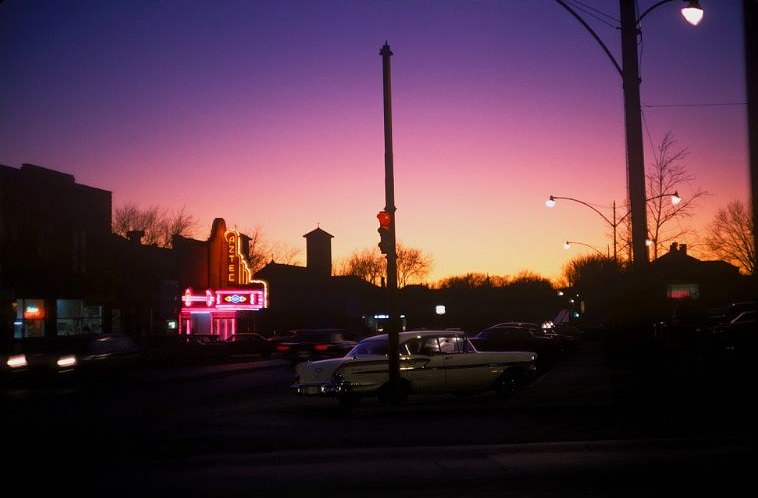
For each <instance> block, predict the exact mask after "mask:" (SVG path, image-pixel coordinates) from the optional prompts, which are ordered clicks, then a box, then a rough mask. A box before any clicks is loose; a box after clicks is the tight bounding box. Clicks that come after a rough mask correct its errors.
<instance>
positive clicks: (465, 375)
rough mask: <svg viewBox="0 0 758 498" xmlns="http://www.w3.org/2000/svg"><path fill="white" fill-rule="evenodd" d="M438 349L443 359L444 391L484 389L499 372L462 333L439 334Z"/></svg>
mask: <svg viewBox="0 0 758 498" xmlns="http://www.w3.org/2000/svg"><path fill="white" fill-rule="evenodd" d="M439 341H440V351H441V353H442V356H443V361H444V371H445V390H446V392H464V391H475V390H480V389H485V388H486V387H487V386H489V385H490V384H491V383H492V382H493V381H494V380H495V378H496V377H497V375H498V374H499V371H498V370H497V369H495V368H492V367H491V366H490V365H489V363H487V362H486V361H483V357H484V356H483V355H480V354H478V353H476V352H475V350H474V348H472V347H471V345H470V343H469V342H468V340H467V339H466V337H465V336H463V335H462V334H450V335H446V336H440V338H439Z"/></svg>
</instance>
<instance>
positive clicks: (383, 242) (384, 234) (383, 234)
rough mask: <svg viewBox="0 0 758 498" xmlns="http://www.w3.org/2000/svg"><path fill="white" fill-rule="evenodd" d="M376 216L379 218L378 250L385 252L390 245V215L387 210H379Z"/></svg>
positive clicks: (387, 251)
mask: <svg viewBox="0 0 758 498" xmlns="http://www.w3.org/2000/svg"><path fill="white" fill-rule="evenodd" d="M376 218H377V219H378V220H379V228H378V229H377V232H379V237H380V240H379V250H380V251H382V254H387V253H389V251H390V249H391V247H392V242H391V241H390V227H391V226H392V215H391V214H389V213H388V212H387V211H379V213H378V214H377V215H376Z"/></svg>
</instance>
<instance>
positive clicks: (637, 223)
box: [555, 0, 703, 267]
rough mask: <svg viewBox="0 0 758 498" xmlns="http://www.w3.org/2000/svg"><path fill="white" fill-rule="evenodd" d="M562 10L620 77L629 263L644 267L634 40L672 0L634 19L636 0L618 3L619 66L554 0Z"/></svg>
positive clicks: (693, 8)
mask: <svg viewBox="0 0 758 498" xmlns="http://www.w3.org/2000/svg"><path fill="white" fill-rule="evenodd" d="M555 1H556V2H557V3H558V4H559V5H561V6H562V7H563V8H565V9H566V10H567V11H568V12H569V13H570V14H571V15H572V16H574V17H575V18H576V19H577V20H578V21H579V23H580V24H581V25H582V26H583V27H584V28H585V29H586V30H587V31H588V32H589V33H590V34H591V35H592V37H593V38H594V39H595V41H597V42H598V43H599V44H600V46H601V48H602V49H603V51H604V52H605V55H607V56H608V58H609V59H610V60H611V62H612V63H613V65H614V67H615V68H616V70H617V71H618V73H619V74H620V75H621V79H622V86H623V91H624V121H625V129H626V153H627V189H628V192H629V204H630V207H631V210H630V214H631V217H632V263H633V264H634V265H635V266H637V267H644V266H647V263H648V258H647V248H646V247H645V237H646V235H647V213H646V205H645V202H646V201H645V159H644V148H643V141H642V113H641V105H640V74H639V65H638V60H639V53H638V42H639V40H638V38H639V36H640V34H641V32H642V29H641V28H640V23H641V21H642V19H643V18H644V17H645V16H647V15H648V14H649V13H650V12H652V11H653V10H654V9H656V8H658V7H660V6H661V5H663V4H666V3H669V2H672V1H674V0H660V1H658V2H656V3H654V4H653V5H652V6H650V7H648V9H647V10H645V11H644V12H642V14H640V15H639V16H637V0H619V11H620V14H621V19H620V22H621V25H620V31H621V62H622V64H623V67H622V65H620V64H619V63H618V61H617V60H616V58H615V57H614V56H613V54H612V53H611V51H610V49H608V47H607V46H606V44H605V43H603V40H602V39H601V38H600V36H599V35H598V34H597V33H596V32H595V31H594V30H593V29H592V28H591V27H590V25H589V24H587V22H586V21H585V20H584V19H583V18H582V17H581V16H580V15H579V14H577V13H576V11H574V9H572V8H571V7H570V6H569V5H568V4H567V3H566V2H565V1H564V0H555ZM685 3H686V4H687V6H686V7H685V8H683V9H682V15H683V16H684V18H685V19H686V20H687V22H689V23H690V24H692V25H697V24H698V23H699V22H700V21H701V20H702V18H703V9H702V7H701V6H700V4H699V2H697V1H685Z"/></svg>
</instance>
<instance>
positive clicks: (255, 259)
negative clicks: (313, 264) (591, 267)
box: [241, 225, 301, 275]
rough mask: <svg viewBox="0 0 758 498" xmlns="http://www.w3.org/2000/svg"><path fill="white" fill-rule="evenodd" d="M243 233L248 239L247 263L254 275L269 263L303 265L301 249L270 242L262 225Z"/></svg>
mask: <svg viewBox="0 0 758 498" xmlns="http://www.w3.org/2000/svg"><path fill="white" fill-rule="evenodd" d="M241 233H244V234H245V236H247V238H248V251H247V261H248V264H249V265H250V270H251V271H252V273H253V275H255V274H256V273H257V272H258V271H259V270H260V269H261V268H263V267H264V266H266V264H268V263H269V262H275V263H281V264H285V265H299V264H301V260H300V256H301V251H300V250H299V249H297V248H294V247H291V246H289V245H287V244H285V243H283V242H270V241H268V240H267V239H266V236H265V233H264V232H263V229H262V228H261V226H260V225H256V226H255V227H253V228H251V229H248V230H246V231H244V232H241Z"/></svg>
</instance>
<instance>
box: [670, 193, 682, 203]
mask: <svg viewBox="0 0 758 498" xmlns="http://www.w3.org/2000/svg"><path fill="white" fill-rule="evenodd" d="M680 202H682V198H681V197H679V192H678V191H677V192H674V195H672V196H671V204H673V205H674V206H676V205H677V204H679V203H680Z"/></svg>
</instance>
